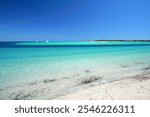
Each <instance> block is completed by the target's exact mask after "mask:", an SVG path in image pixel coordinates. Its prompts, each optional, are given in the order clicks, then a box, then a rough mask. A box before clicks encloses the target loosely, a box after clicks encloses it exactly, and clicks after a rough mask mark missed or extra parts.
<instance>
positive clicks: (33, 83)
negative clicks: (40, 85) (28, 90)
mask: <svg viewBox="0 0 150 117" xmlns="http://www.w3.org/2000/svg"><path fill="white" fill-rule="evenodd" d="M35 84H37V82H32V83H29V85H35Z"/></svg>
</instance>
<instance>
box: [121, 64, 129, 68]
mask: <svg viewBox="0 0 150 117" xmlns="http://www.w3.org/2000/svg"><path fill="white" fill-rule="evenodd" d="M120 66H121V67H122V68H126V67H129V66H128V65H123V64H120Z"/></svg>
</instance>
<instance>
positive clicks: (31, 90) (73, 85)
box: [0, 68, 150, 100]
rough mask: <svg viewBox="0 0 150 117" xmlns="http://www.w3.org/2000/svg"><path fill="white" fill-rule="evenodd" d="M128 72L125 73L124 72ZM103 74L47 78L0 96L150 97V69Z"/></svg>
mask: <svg viewBox="0 0 150 117" xmlns="http://www.w3.org/2000/svg"><path fill="white" fill-rule="evenodd" d="M122 75H125V74H122ZM102 79H103V78H102V77H98V76H90V77H86V78H85V77H79V76H78V75H76V76H74V77H72V78H67V77H64V78H62V79H59V80H44V81H40V82H33V83H30V84H25V85H22V86H15V87H10V88H6V89H2V90H0V99H11V100H29V99H30V100H35V99H39V100H43V99H44V100H45V99H46V100H136V99H137V100H149V99H150V69H149V68H145V69H144V70H143V71H142V72H141V73H139V74H137V75H132V76H130V77H125V78H122V79H117V80H113V81H107V82H104V81H103V80H102Z"/></svg>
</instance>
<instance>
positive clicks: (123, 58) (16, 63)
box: [0, 42, 150, 89]
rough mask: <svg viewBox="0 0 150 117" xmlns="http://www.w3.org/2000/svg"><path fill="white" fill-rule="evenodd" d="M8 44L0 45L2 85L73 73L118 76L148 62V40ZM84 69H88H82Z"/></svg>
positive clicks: (0, 76) (116, 77) (105, 77)
mask: <svg viewBox="0 0 150 117" xmlns="http://www.w3.org/2000/svg"><path fill="white" fill-rule="evenodd" d="M10 43H11V42H10ZM13 44H14V43H13ZM1 45H2V44H1ZM6 45H8V46H6ZM9 45H11V44H9V42H7V43H5V46H2V47H1V48H0V88H1V89H2V88H5V87H9V86H17V85H22V84H25V83H30V82H35V81H40V80H44V79H60V78H64V77H72V76H74V75H79V76H80V77H87V76H90V75H91V76H102V77H104V79H118V78H121V77H122V76H123V75H122V74H123V73H124V74H129V72H132V71H133V72H134V71H138V70H141V69H142V68H144V67H148V66H150V43H149V42H15V44H14V45H13V46H12V45H11V46H10V47H9ZM45 45H46V46H45ZM47 45H48V46H47ZM36 46H37V47H36ZM121 66H128V67H121ZM86 70H88V71H90V72H89V73H85V71H86Z"/></svg>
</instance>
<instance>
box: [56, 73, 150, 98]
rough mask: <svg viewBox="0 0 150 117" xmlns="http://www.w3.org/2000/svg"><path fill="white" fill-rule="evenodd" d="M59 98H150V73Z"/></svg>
mask: <svg viewBox="0 0 150 117" xmlns="http://www.w3.org/2000/svg"><path fill="white" fill-rule="evenodd" d="M57 99H59V100H68V99H69V100H149V99H150V74H147V75H146V76H137V77H135V78H127V79H122V80H118V81H113V82H111V83H106V84H103V85H99V86H93V87H89V88H87V89H85V90H81V91H79V92H76V93H72V94H68V95H65V96H62V97H59V98H57Z"/></svg>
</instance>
